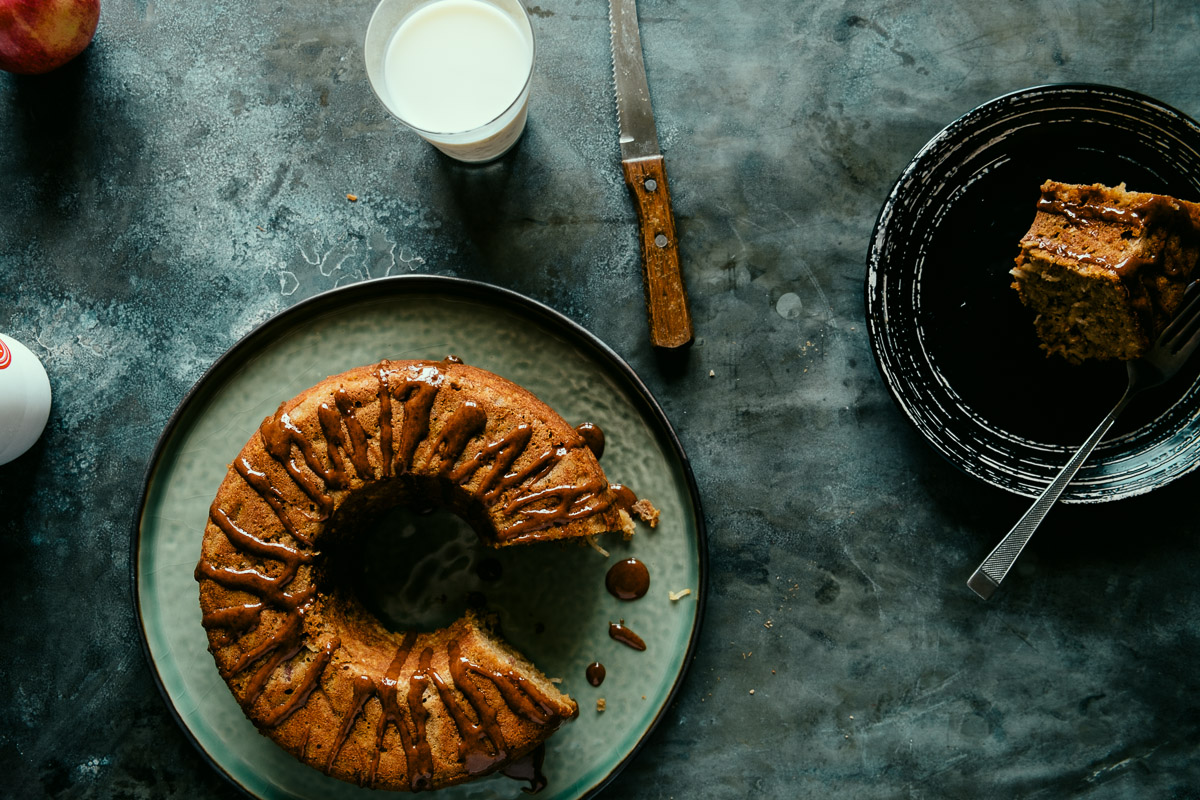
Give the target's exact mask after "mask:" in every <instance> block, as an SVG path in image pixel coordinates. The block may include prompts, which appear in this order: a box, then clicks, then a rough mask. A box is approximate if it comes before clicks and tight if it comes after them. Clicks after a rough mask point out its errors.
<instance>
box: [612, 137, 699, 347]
mask: <svg viewBox="0 0 1200 800" xmlns="http://www.w3.org/2000/svg"><path fill="white" fill-rule="evenodd" d="M621 166H622V167H623V168H624V170H625V183H626V184H628V185H629V193H630V194H631V195H633V206H634V208H635V209H636V210H637V216H638V226H639V228H640V232H641V240H642V276H643V278H644V280H645V284H646V311H647V313H648V315H649V317H650V342H651V344H653V345H654V346H655V347H662V348H676V347H686V346H687V345H689V344H691V343H692V338H693V333H692V313H691V311H689V310H688V299H687V290H686V289H685V288H684V286H683V275H682V274H681V273H680V271H679V241H678V240H677V239H676V238H675V216H674V215H673V214H672V213H671V190H670V189H669V188H668V187H667V170H666V167H665V166H664V164H663V157H662V156H661V155H658V156H647V157H645V158H634V159H630V160H628V161H622V162H621Z"/></svg>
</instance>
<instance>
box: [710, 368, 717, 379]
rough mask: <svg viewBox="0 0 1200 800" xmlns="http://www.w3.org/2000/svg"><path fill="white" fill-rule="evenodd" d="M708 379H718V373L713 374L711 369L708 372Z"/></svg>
mask: <svg viewBox="0 0 1200 800" xmlns="http://www.w3.org/2000/svg"><path fill="white" fill-rule="evenodd" d="M708 377H710V378H715V377H717V373H716V372H713V371H712V370H711V369H710V370H709V371H708Z"/></svg>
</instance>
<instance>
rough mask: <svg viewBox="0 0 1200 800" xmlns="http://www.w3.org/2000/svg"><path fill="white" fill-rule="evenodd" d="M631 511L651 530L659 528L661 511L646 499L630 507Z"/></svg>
mask: <svg viewBox="0 0 1200 800" xmlns="http://www.w3.org/2000/svg"><path fill="white" fill-rule="evenodd" d="M629 510H630V511H632V512H633V513H634V514H637V516H638V519H640V520H641V521H642V522H644V523H646V524H647V525H649V526H650V527H651V528H657V527H658V517H659V513H660V512H659V510H658V509H657V508H655V507H654V504H653V503H651V502H650V501H649V500H647V499H646V498H644V497H643V498H642V499H641V500H638V501H637V502H636V503H634V504H633V505H632V506H630V507H629Z"/></svg>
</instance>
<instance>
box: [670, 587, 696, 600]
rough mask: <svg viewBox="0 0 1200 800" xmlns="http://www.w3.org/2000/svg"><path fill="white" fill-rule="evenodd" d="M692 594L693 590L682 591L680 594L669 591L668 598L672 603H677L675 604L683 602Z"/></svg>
mask: <svg viewBox="0 0 1200 800" xmlns="http://www.w3.org/2000/svg"><path fill="white" fill-rule="evenodd" d="M691 593H692V590H691V589H680V590H679V591H678V592H672V591H668V592H667V597H668V598H670V600H671V602H672V603H675V602H678V601H680V600H682V599H683V598H685V597H687V596H688V595H689V594H691Z"/></svg>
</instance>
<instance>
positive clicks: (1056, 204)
mask: <svg viewBox="0 0 1200 800" xmlns="http://www.w3.org/2000/svg"><path fill="white" fill-rule="evenodd" d="M1037 208H1038V211H1042V212H1045V213H1048V214H1059V215H1061V216H1064V217H1066V218H1067V219H1068V220H1070V221H1071V222H1072V223H1073V224H1075V225H1076V226H1078V227H1080V228H1087V227H1089V226H1091V225H1092V224H1093V223H1094V222H1096V221H1103V222H1113V223H1116V224H1118V225H1127V226H1129V227H1131V228H1135V234H1134V235H1136V236H1141V235H1142V233H1143V232H1144V231H1145V229H1146V224H1147V222H1148V221H1149V219H1150V218H1151V217H1153V216H1161V215H1164V214H1173V215H1175V217H1176V218H1177V219H1189V218H1190V217H1189V216H1188V214H1187V213H1186V212H1185V211H1183V210H1182V209H1181V208H1180V207H1179V206H1177V205H1175V204H1174V203H1172V202H1171V201H1170V200H1169V199H1167V198H1166V197H1163V196H1161V195H1156V196H1155V197H1152V198H1151V199H1149V200H1147V201H1145V202H1143V203H1139V204H1137V205H1134V206H1129V207H1127V208H1118V207H1116V206H1109V205H1096V204H1091V203H1088V204H1084V203H1071V202H1067V201H1065V200H1059V199H1057V198H1054V197H1046V196H1044V195H1043V196H1042V197H1041V198H1040V199H1039V200H1038V204H1037ZM1027 241H1029V242H1030V243H1031V244H1032V245H1033V246H1034V247H1036V248H1038V249H1040V250H1046V251H1048V252H1052V253H1054V254H1055V255H1057V256H1059V257H1067V258H1072V259H1074V260H1075V261H1078V262H1080V263H1081V264H1091V265H1092V266H1097V267H1103V268H1105V269H1109V270H1112V271H1113V272H1115V273H1116V274H1117V275H1119V276H1121V277H1127V276H1130V275H1132V274H1133V273H1135V272H1137V271H1138V270H1139V269H1141V268H1142V267H1146V266H1150V265H1151V264H1154V263H1155V261H1156V259H1155V258H1152V257H1146V256H1144V255H1142V254H1141V253H1132V254H1130V255H1128V256H1126V257H1125V258H1123V259H1121V260H1120V261H1119V262H1117V263H1116V264H1113V263H1112V262H1110V261H1109V260H1108V259H1106V258H1104V257H1103V256H1100V255H1097V254H1095V253H1088V252H1079V253H1077V252H1075V251H1073V250H1070V249H1069V248H1067V246H1066V245H1064V244H1062V243H1061V242H1058V241H1056V240H1054V239H1047V238H1046V237H1043V236H1030V237H1029V238H1028V240H1027ZM1164 272H1166V273H1167V274H1169V275H1177V274H1178V273H1179V270H1178V268H1176V267H1171V268H1169V269H1166V268H1165V269H1164Z"/></svg>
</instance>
